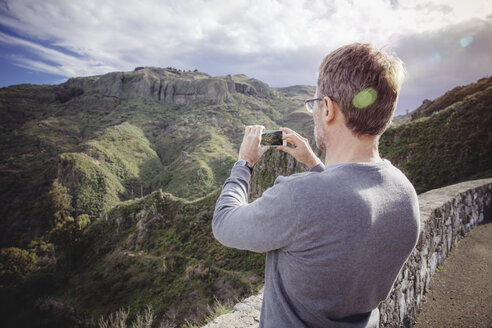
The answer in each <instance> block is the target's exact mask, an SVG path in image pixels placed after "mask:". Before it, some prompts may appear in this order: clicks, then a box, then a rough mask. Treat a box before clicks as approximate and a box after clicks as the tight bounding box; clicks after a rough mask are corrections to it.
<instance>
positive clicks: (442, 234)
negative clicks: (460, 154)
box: [204, 179, 492, 328]
mask: <svg viewBox="0 0 492 328" xmlns="http://www.w3.org/2000/svg"><path fill="white" fill-rule="evenodd" d="M419 204H420V223H421V227H420V228H421V229H420V237H419V241H418V243H417V246H416V248H415V249H414V251H413V252H412V254H411V255H410V256H409V258H408V260H407V262H406V264H405V265H404V266H403V268H402V270H401V272H400V274H399V275H398V278H397V279H396V282H395V285H394V286H393V289H392V291H391V293H390V295H389V296H388V298H387V299H386V300H385V301H384V302H382V303H381V304H380V306H379V309H380V312H381V318H380V326H381V327H411V326H412V325H413V324H414V322H415V319H416V316H417V313H418V311H419V309H420V306H421V304H422V296H423V294H424V292H425V289H426V287H427V285H428V284H429V281H430V278H431V276H432V275H433V274H434V272H435V270H436V268H437V267H438V266H439V265H440V264H441V263H442V262H443V261H444V259H445V258H446V257H447V255H448V254H449V252H450V251H451V249H453V247H455V245H456V243H457V242H458V241H459V240H460V239H461V238H462V237H463V236H464V235H465V233H466V232H468V231H470V230H471V229H472V228H473V227H475V226H476V225H477V224H479V223H480V222H482V221H483V220H484V219H485V217H487V218H489V219H490V218H492V179H482V180H474V181H467V182H463V183H458V184H455V185H451V186H448V187H444V188H439V189H435V190H431V191H428V192H426V193H423V194H420V195H419ZM262 297H263V294H262V291H261V292H260V293H259V294H258V295H254V296H251V297H249V298H247V299H245V300H243V301H242V302H241V303H238V304H236V305H235V306H234V308H233V310H232V312H231V313H228V314H224V315H222V316H220V317H218V318H216V319H215V320H213V321H212V322H210V323H209V324H207V325H206V326H204V328H226V327H227V328H233V327H237V328H240V327H241V328H242V327H258V323H259V317H260V309H261V301H262Z"/></svg>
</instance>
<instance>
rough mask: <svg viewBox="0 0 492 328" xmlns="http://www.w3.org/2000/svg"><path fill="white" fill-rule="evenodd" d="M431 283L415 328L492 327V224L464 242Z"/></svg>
mask: <svg viewBox="0 0 492 328" xmlns="http://www.w3.org/2000/svg"><path fill="white" fill-rule="evenodd" d="M457 245H458V246H457V247H456V248H454V249H453V250H452V251H451V253H450V254H449V256H448V257H447V258H446V260H445V261H444V264H443V265H442V266H441V267H440V270H439V271H437V272H436V273H435V274H434V276H432V279H431V281H430V283H429V287H428V291H427V294H425V295H424V300H423V303H422V308H421V312H420V314H419V315H418V316H417V322H416V324H415V326H414V328H428V327H467V328H468V327H486V328H492V222H491V220H488V222H485V223H483V224H481V225H479V226H477V227H475V228H474V229H472V230H471V231H470V232H468V233H467V234H466V235H465V237H464V238H463V239H462V240H460V241H459V242H458V244H457Z"/></svg>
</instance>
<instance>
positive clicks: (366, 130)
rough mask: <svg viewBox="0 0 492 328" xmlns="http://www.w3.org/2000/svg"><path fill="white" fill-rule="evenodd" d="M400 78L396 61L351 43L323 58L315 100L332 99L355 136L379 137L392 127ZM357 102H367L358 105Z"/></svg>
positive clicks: (400, 72)
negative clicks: (323, 97) (389, 126)
mask: <svg viewBox="0 0 492 328" xmlns="http://www.w3.org/2000/svg"><path fill="white" fill-rule="evenodd" d="M403 75H404V69H403V63H402V61H401V60H400V59H398V58H397V57H395V56H392V55H390V54H388V53H384V52H382V51H381V50H378V49H376V48H375V47H374V46H372V45H371V44H367V43H353V44H349V45H346V46H343V47H340V48H338V49H336V50H334V51H333V52H331V53H330V54H328V55H327V56H326V57H325V59H324V60H323V62H322V63H321V65H320V66H319V72H318V89H317V90H318V91H317V92H318V94H317V95H316V96H317V97H321V96H332V97H333V98H334V99H335V100H336V101H337V103H338V105H339V106H340V108H341V110H342V112H343V114H344V116H345V118H346V120H347V122H346V126H347V127H348V128H349V129H351V130H352V132H353V133H354V134H356V135H358V136H360V135H362V134H370V135H374V136H375V135H381V134H382V133H383V132H384V131H385V130H386V128H387V127H388V125H389V124H390V123H391V119H392V117H393V112H394V110H395V107H396V102H397V99H398V92H399V90H400V87H401V84H402V83H403ZM364 96H365V98H364ZM367 96H369V97H367ZM359 99H369V100H366V101H362V104H361V103H360V101H359Z"/></svg>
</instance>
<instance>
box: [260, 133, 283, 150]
mask: <svg viewBox="0 0 492 328" xmlns="http://www.w3.org/2000/svg"><path fill="white" fill-rule="evenodd" d="M283 135H284V133H283V131H282V130H263V132H262V133H261V142H260V144H261V145H269V146H274V147H276V146H286V145H287V141H285V140H283V139H282V137H283Z"/></svg>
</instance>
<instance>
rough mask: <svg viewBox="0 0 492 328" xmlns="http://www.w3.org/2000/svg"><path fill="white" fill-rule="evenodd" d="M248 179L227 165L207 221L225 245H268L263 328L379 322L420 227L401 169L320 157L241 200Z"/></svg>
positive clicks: (263, 249)
mask: <svg viewBox="0 0 492 328" xmlns="http://www.w3.org/2000/svg"><path fill="white" fill-rule="evenodd" d="M249 179H250V171H249V169H248V168H247V167H244V166H234V167H233V168H232V171H231V175H230V177H229V178H228V179H227V180H226V181H225V183H224V186H223V189H222V193H221V195H220V197H219V198H218V200H217V203H216V207H215V213H214V217H213V221H212V228H213V233H214V235H215V238H217V240H219V241H220V242H221V243H222V244H224V245H225V246H229V247H234V248H238V249H247V250H250V251H254V252H267V255H266V269H265V291H264V295H263V304H262V309H261V316H260V327H274V328H276V327H280V328H283V327H320V328H326V327H377V326H378V325H379V310H378V309H377V307H378V305H379V303H380V302H381V301H382V300H384V299H385V298H386V297H387V296H388V294H389V292H390V290H391V287H392V285H393V283H394V281H395V279H396V277H397V275H398V273H399V271H400V270H401V268H402V266H403V264H404V262H405V261H406V259H407V258H408V256H409V255H410V253H411V251H412V250H413V248H414V247H415V245H416V242H417V239H418V234H419V206H418V199H417V194H416V192H415V189H414V188H413V186H412V184H411V183H410V182H409V181H408V179H407V178H406V177H405V175H404V174H403V173H402V172H401V171H400V170H398V169H397V168H395V167H394V166H393V165H392V164H391V163H390V162H389V161H388V160H384V161H382V162H377V163H345V164H339V165H333V166H329V167H326V168H324V166H323V165H322V164H319V165H318V166H316V167H314V168H313V169H311V171H310V172H304V173H298V174H293V175H290V176H286V177H285V176H279V177H278V178H277V179H276V181H275V184H274V185H273V186H272V187H271V188H269V189H267V190H266V191H265V192H264V193H263V195H262V197H261V198H258V199H257V200H255V201H254V202H252V203H250V204H248V190H249Z"/></svg>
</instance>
